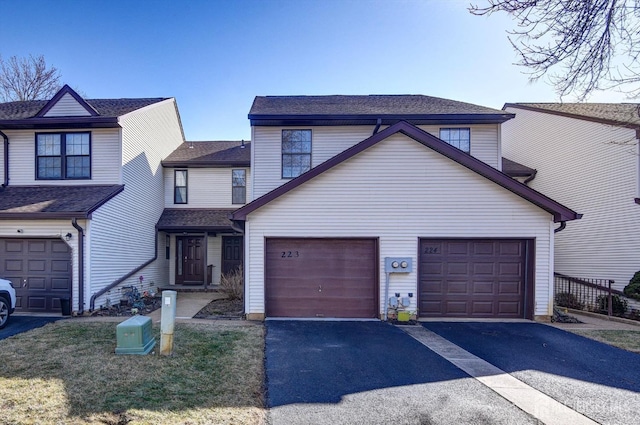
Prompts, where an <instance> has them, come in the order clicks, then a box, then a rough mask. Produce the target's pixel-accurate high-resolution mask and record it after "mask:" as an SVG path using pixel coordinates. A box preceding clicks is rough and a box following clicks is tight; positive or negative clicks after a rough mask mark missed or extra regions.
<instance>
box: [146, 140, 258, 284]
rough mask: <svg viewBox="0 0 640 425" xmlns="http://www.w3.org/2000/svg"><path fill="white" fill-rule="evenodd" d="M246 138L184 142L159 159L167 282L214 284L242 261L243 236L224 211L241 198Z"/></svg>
mask: <svg viewBox="0 0 640 425" xmlns="http://www.w3.org/2000/svg"><path fill="white" fill-rule="evenodd" d="M250 161H251V144H250V143H247V142H245V141H237V142H236V141H212V142H186V143H184V144H182V145H180V146H179V147H178V148H177V149H176V150H175V151H173V152H172V153H171V154H170V155H169V156H168V157H167V158H166V159H165V160H163V161H162V166H163V167H164V182H165V191H164V193H165V197H164V206H165V209H164V212H163V213H162V216H161V217H160V220H159V221H158V224H157V229H158V231H159V232H163V233H164V234H165V235H166V243H165V246H166V251H165V253H164V255H165V259H166V260H167V263H166V265H165V273H166V275H167V276H168V277H169V281H168V283H169V284H170V285H204V286H206V285H208V284H214V285H215V284H219V283H220V276H221V274H225V273H231V272H233V271H234V270H235V269H237V268H238V267H239V266H241V265H242V259H243V253H244V251H243V246H244V245H243V236H242V233H241V231H240V229H239V228H237V227H236V226H234V225H233V222H232V221H231V220H230V219H229V215H230V214H231V213H232V212H233V211H234V210H236V209H238V208H240V207H242V206H244V205H245V204H246V203H247V198H248V196H249V193H250V190H251V185H250V181H251V180H250V176H251V169H250Z"/></svg>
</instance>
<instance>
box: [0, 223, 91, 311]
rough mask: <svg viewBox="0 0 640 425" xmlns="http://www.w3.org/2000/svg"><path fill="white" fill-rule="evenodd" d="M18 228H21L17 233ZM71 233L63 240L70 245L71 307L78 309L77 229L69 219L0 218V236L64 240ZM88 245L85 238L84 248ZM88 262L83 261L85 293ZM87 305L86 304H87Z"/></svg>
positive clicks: (84, 225) (83, 224)
mask: <svg viewBox="0 0 640 425" xmlns="http://www.w3.org/2000/svg"><path fill="white" fill-rule="evenodd" d="M78 224H79V225H80V226H82V227H83V228H86V221H85V220H78ZM18 230H21V232H20V233H18ZM67 233H71V235H72V236H71V239H70V240H69V241H65V243H66V244H67V245H69V247H71V262H72V263H73V264H74V266H73V283H72V290H71V292H72V297H73V299H72V307H71V308H72V309H73V310H76V311H77V310H78V284H79V274H78V271H79V270H78V267H77V266H76V265H77V264H78V241H79V240H80V239H79V238H78V231H77V230H76V229H75V228H74V227H73V226H72V225H71V220H0V237H11V238H14V237H17V238H60V239H61V240H63V241H64V235H66V234H67ZM87 246H88V243H87V241H86V240H85V248H86V247H87ZM87 270H88V264H87V263H86V262H85V294H86V292H87V284H88V283H87V282H88V279H86V272H87ZM87 307H88V305H87Z"/></svg>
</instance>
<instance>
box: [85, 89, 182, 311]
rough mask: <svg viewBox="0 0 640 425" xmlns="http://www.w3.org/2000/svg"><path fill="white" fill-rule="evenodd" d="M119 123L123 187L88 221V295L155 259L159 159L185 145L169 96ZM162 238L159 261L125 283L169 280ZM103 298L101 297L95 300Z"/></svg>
mask: <svg viewBox="0 0 640 425" xmlns="http://www.w3.org/2000/svg"><path fill="white" fill-rule="evenodd" d="M120 125H121V126H122V183H123V184H124V185H125V189H124V191H123V192H122V193H120V194H119V195H117V196H116V197H115V198H113V199H112V200H111V201H109V202H108V203H107V204H105V205H104V206H102V207H100V208H99V209H98V210H97V211H96V212H95V213H94V214H93V219H92V220H91V235H92V237H91V285H92V287H91V291H92V293H93V292H96V291H97V290H99V289H101V288H103V287H105V286H107V285H109V284H110V283H112V282H113V281H115V280H116V279H118V278H120V277H122V276H124V275H125V274H127V273H129V272H130V271H132V270H133V269H135V268H136V267H138V266H140V265H142V264H143V263H145V262H146V261H148V260H150V259H151V258H153V256H154V251H153V250H154V243H155V237H156V230H155V225H156V223H157V222H158V219H159V218H160V215H161V214H162V211H163V209H164V202H163V199H164V176H163V169H162V165H161V163H160V161H161V160H162V159H164V158H166V157H167V155H169V154H170V153H171V152H172V151H173V150H175V149H176V148H177V147H178V146H179V145H180V144H181V143H183V136H182V131H181V127H180V121H179V118H178V115H177V111H176V105H175V101H174V100H173V99H168V100H165V101H163V102H159V103H156V104H153V105H150V106H147V107H145V108H142V109H139V110H137V111H134V112H132V113H129V114H127V115H124V116H123V117H120ZM163 238H164V234H160V239H159V241H158V260H156V261H155V262H154V263H152V264H151V265H150V266H148V267H146V268H145V269H143V270H141V271H140V272H139V273H137V274H136V275H134V276H132V277H130V278H129V279H127V280H126V281H125V282H123V285H131V284H134V283H139V277H140V276H144V281H145V284H147V283H150V282H151V281H153V282H154V284H155V285H156V286H157V285H166V284H167V283H168V281H167V280H168V276H167V275H166V273H164V272H165V271H166V264H165V263H164V262H165V261H166V260H164V258H165V242H164V239H163ZM89 295H91V294H89ZM103 298H104V297H103ZM103 302H104V299H100V300H98V303H103ZM98 303H97V304H98Z"/></svg>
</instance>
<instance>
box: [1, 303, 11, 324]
mask: <svg viewBox="0 0 640 425" xmlns="http://www.w3.org/2000/svg"><path fill="white" fill-rule="evenodd" d="M7 322H9V301H7V300H6V299H5V298H4V297H0V329H2V328H4V327H5V326H6V325H7Z"/></svg>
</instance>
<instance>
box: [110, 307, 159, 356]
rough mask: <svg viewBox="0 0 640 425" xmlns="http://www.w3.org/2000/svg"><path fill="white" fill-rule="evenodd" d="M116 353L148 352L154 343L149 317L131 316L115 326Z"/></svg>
mask: <svg viewBox="0 0 640 425" xmlns="http://www.w3.org/2000/svg"><path fill="white" fill-rule="evenodd" d="M116 341H117V344H118V345H117V347H116V354H149V352H150V351H151V350H153V347H155V345H156V339H155V338H154V337H153V331H152V329H151V318H150V317H146V316H133V317H131V318H129V319H127V320H125V321H124V322H122V323H120V324H119V325H118V326H116Z"/></svg>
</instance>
